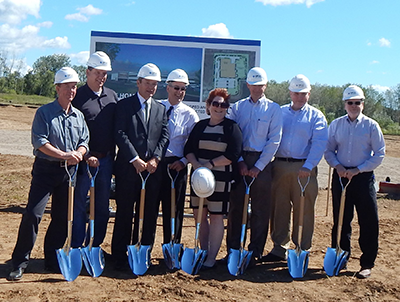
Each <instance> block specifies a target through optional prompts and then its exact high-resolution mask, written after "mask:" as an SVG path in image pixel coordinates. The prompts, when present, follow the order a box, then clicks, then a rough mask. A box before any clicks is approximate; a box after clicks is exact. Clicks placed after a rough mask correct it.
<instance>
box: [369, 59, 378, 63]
mask: <svg viewBox="0 0 400 302" xmlns="http://www.w3.org/2000/svg"><path fill="white" fill-rule="evenodd" d="M370 64H379V61H376V60H374V61H372V62H371V63H370Z"/></svg>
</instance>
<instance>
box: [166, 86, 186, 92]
mask: <svg viewBox="0 0 400 302" xmlns="http://www.w3.org/2000/svg"><path fill="white" fill-rule="evenodd" d="M169 86H170V87H172V88H174V89H175V90H177V91H178V90H180V91H186V88H187V87H186V86H183V87H180V86H172V85H169Z"/></svg>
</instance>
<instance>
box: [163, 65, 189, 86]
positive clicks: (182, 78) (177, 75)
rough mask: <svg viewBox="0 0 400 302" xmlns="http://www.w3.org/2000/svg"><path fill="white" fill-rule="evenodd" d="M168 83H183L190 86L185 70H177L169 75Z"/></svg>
mask: <svg viewBox="0 0 400 302" xmlns="http://www.w3.org/2000/svg"><path fill="white" fill-rule="evenodd" d="M166 82H167V83H168V82H182V83H185V84H186V85H189V77H188V75H187V73H186V72H185V71H184V70H182V69H175V70H172V71H171V72H170V73H169V75H168V77H167V80H166Z"/></svg>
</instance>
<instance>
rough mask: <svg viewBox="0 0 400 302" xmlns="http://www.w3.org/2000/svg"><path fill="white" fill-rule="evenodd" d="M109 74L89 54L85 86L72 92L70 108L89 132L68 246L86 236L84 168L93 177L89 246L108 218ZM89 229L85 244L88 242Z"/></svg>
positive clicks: (106, 61)
mask: <svg viewBox="0 0 400 302" xmlns="http://www.w3.org/2000/svg"><path fill="white" fill-rule="evenodd" d="M108 71H111V61H110V58H109V57H108V55H107V54H106V53H104V52H102V51H96V52H94V53H92V54H91V55H90V57H89V60H88V62H87V69H86V78H87V81H86V84H85V85H84V86H82V87H80V88H79V89H78V91H77V93H76V96H75V98H74V100H73V101H72V105H73V106H74V107H76V108H77V109H79V110H80V111H81V112H82V113H83V115H84V116H85V120H86V123H87V125H88V128H89V132H90V141H89V150H90V152H89V153H88V154H86V156H85V161H82V162H81V163H80V165H79V170H78V177H77V184H76V187H75V204H74V224H73V236H72V247H81V246H82V244H83V243H84V240H85V234H86V221H87V211H86V201H87V194H88V190H89V187H90V179H89V176H88V174H87V170H86V169H87V165H88V164H89V166H91V167H93V168H92V169H91V174H92V175H95V171H96V167H98V169H99V170H98V173H97V175H96V178H95V184H94V186H95V194H94V196H95V215H94V217H95V218H94V240H93V246H94V247H98V246H99V245H100V244H101V243H102V242H103V240H104V237H105V235H106V232H107V224H108V218H109V195H110V183H111V176H112V170H113V165H114V157H115V139H114V120H115V107H116V105H117V101H118V97H117V94H116V93H115V92H114V91H113V90H111V89H109V88H107V87H105V86H104V84H105V82H106V80H107V72H108ZM89 235H90V230H88V232H87V235H86V243H88V240H89V239H90V236H89Z"/></svg>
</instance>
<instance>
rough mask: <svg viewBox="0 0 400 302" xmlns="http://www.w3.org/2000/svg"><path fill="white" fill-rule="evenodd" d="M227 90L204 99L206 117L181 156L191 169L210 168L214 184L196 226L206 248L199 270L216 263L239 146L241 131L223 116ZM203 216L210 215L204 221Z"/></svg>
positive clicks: (193, 204)
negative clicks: (199, 225) (212, 191)
mask: <svg viewBox="0 0 400 302" xmlns="http://www.w3.org/2000/svg"><path fill="white" fill-rule="evenodd" d="M229 97H230V95H229V94H228V91H227V90H226V89H224V88H216V89H214V90H212V91H211V92H210V94H209V96H208V98H207V100H206V111H207V114H209V115H210V118H209V119H205V120H201V121H200V122H198V123H197V124H196V126H195V127H194V128H193V130H192V132H191V133H190V136H189V139H188V141H187V143H186V145H185V151H184V153H185V156H186V158H187V159H188V161H189V162H190V163H191V164H192V166H193V169H194V170H196V169H197V168H199V167H206V168H209V169H211V170H212V172H213V174H214V176H215V179H216V186H215V191H214V193H213V194H212V195H211V196H210V197H208V198H207V199H206V200H205V207H206V208H207V211H203V216H202V219H201V227H200V244H201V249H203V250H207V259H206V261H205V262H204V264H203V267H202V269H210V268H214V267H215V266H216V260H215V258H216V256H217V254H218V251H219V249H220V246H221V242H222V238H223V236H224V223H223V215H224V214H227V213H228V202H229V193H230V190H231V181H232V177H233V175H232V164H234V163H236V162H237V160H238V158H239V156H240V153H241V149H242V133H241V131H240V129H239V126H238V125H237V124H236V123H235V122H234V121H232V120H230V119H228V118H226V117H225V115H226V113H227V110H228V108H229ZM198 202H199V198H198V197H197V196H196V194H195V193H194V192H193V190H192V192H191V198H190V204H191V207H192V208H193V209H194V210H193V212H194V216H195V218H196V219H197V212H198V208H196V207H198ZM207 215H209V216H210V222H208V219H207Z"/></svg>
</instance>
